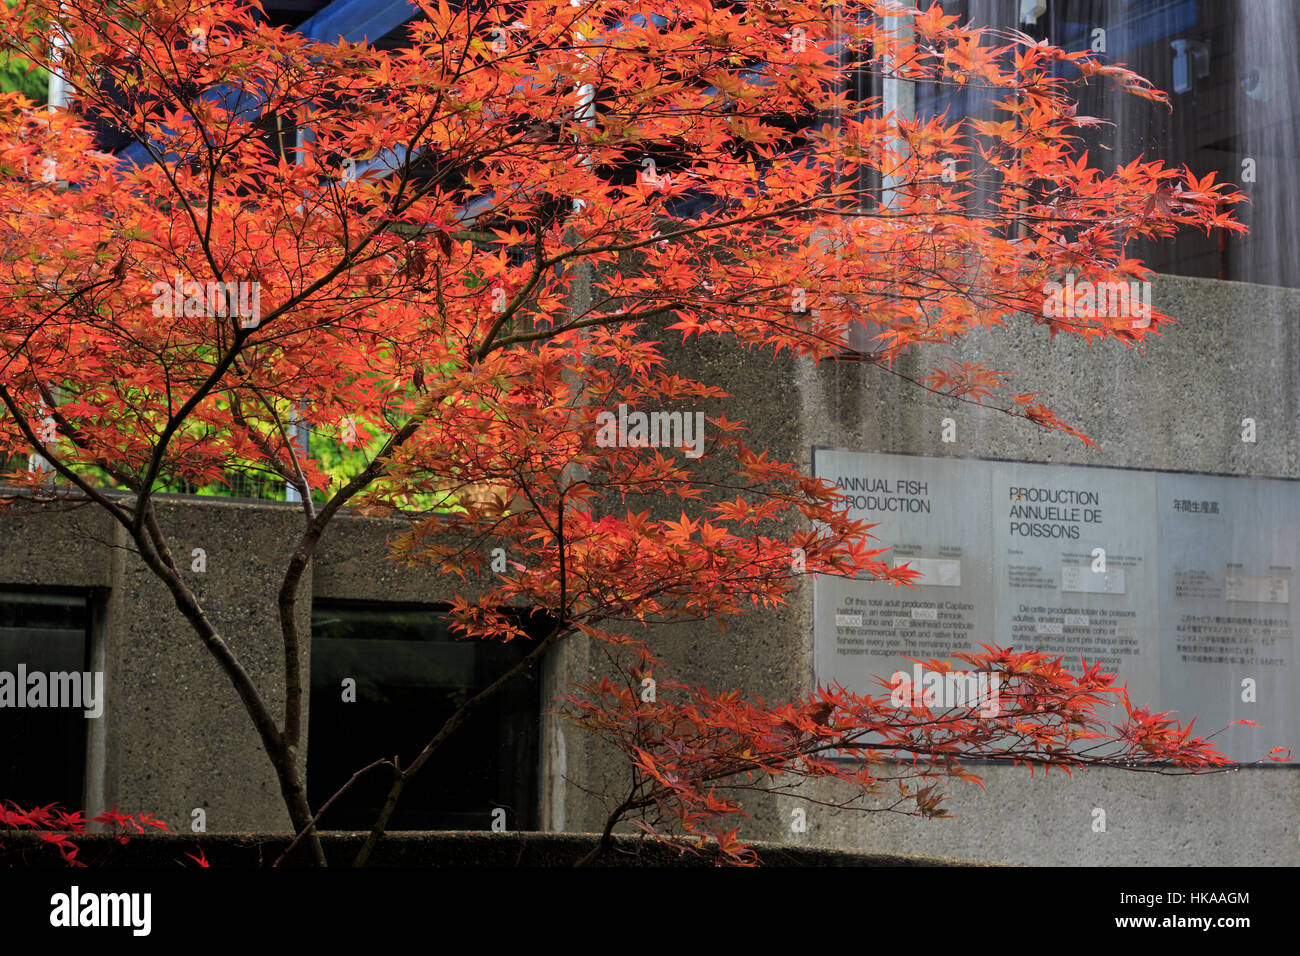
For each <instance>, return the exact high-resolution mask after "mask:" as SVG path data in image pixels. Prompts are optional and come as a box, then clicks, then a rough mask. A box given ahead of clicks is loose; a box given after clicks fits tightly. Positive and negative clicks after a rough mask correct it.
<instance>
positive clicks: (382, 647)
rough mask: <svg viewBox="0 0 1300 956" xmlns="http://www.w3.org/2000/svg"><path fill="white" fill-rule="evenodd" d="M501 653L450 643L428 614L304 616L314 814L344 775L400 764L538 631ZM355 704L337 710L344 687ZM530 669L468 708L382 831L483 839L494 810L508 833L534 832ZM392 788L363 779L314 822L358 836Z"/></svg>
mask: <svg viewBox="0 0 1300 956" xmlns="http://www.w3.org/2000/svg"><path fill="white" fill-rule="evenodd" d="M521 625H522V626H523V627H524V628H525V630H527V632H528V635H529V636H528V638H527V639H524V638H517V639H515V640H513V641H511V642H509V643H507V644H503V643H501V642H498V641H491V640H469V639H464V638H459V637H458V636H457V635H455V634H454V633H453V632H452V630H451V628H450V619H449V617H448V616H447V615H446V613H445V611H444V610H443V609H441V608H437V607H427V606H424V607H412V606H409V605H405V606H402V605H374V604H369V605H367V604H358V603H349V604H317V605H316V606H315V607H314V608H313V610H312V652H311V653H312V656H311V713H310V725H309V734H308V750H307V755H308V756H307V759H308V773H307V794H308V799H309V800H310V802H311V804H312V806H313V807H317V808H318V807H320V806H321V805H322V804H323V803H324V802H325V801H327V800H328V799H329V798H330V797H331V796H333V795H334V793H335V792H337V790H338V789H339V788H340V787H341V786H343V784H345V783H346V782H347V781H348V779H349V778H350V777H351V776H352V774H354V773H355V772H356V771H358V770H360V769H361V768H362V767H365V766H367V765H368V764H371V763H373V762H374V761H376V760H378V759H381V758H392V757H393V756H394V755H397V756H398V757H400V759H401V762H402V766H403V767H405V766H407V765H409V764H410V763H411V761H413V760H414V759H415V758H416V756H417V755H418V754H419V753H420V751H421V750H422V749H423V748H424V746H425V744H427V743H428V741H429V740H430V739H431V738H432V737H433V736H434V734H435V733H437V731H438V729H439V728H440V727H441V726H442V724H443V722H444V721H445V720H446V719H447V718H448V717H450V716H451V715H452V714H453V713H454V712H455V711H456V709H457V708H458V707H459V706H460V705H461V704H462V703H464V702H465V701H467V700H469V699H470V698H471V697H473V696H474V695H475V694H476V693H478V692H479V691H481V690H482V689H484V688H485V687H487V686H488V685H489V684H490V683H492V682H493V681H494V680H496V678H498V677H499V676H500V675H502V674H504V673H505V672H507V671H508V670H509V669H510V668H511V667H512V666H514V665H515V664H516V663H517V662H518V661H519V660H520V659H522V658H523V657H524V656H525V655H526V654H527V653H528V651H529V650H530V649H531V648H532V647H533V646H534V642H535V641H536V640H538V639H540V638H541V636H542V635H543V633H544V631H545V626H546V625H545V621H544V620H543V619H542V618H541V617H540V616H533V617H531V618H523V619H522V620H521ZM349 678H350V679H352V680H353V681H355V682H356V683H355V702H350V701H346V700H345V699H344V696H345V684H344V681H345V680H347V679H349ZM540 686H541V678H540V668H535V669H534V671H533V672H531V673H527V674H524V675H521V676H519V677H517V678H515V679H514V680H513V681H512V682H511V683H510V684H509V685H508V686H507V687H506V688H504V689H503V690H502V691H501V692H500V693H499V694H498V695H497V696H496V697H494V698H493V699H491V700H490V701H488V702H487V703H485V704H484V705H483V706H482V707H481V708H479V709H478V710H476V711H474V712H473V713H472V714H471V715H470V716H469V718H468V719H466V721H465V722H464V723H463V724H462V725H461V726H460V727H459V728H457V730H456V731H455V732H454V733H453V734H452V735H451V736H450V737H449V738H448V739H447V741H446V743H444V744H443V745H442V746H441V747H440V748H439V749H438V750H437V751H436V752H435V753H434V755H433V756H432V757H431V758H430V760H429V762H428V763H427V764H425V766H424V768H423V769H422V770H421V771H420V772H419V773H418V774H417V775H416V776H415V777H414V778H413V779H412V780H411V782H410V783H408V785H407V786H406V788H405V790H404V791H403V793H402V797H401V801H400V802H399V803H398V805H397V810H396V812H395V813H394V814H393V817H392V819H391V820H390V822H389V829H390V830H486V829H490V828H491V826H492V822H493V811H494V810H496V809H498V808H501V809H504V810H505V825H506V828H507V829H510V830H521V829H522V830H527V829H533V828H535V827H536V825H537V823H536V818H537V790H538V784H537V767H538V725H539V718H540V713H541V710H540V707H541V695H540ZM391 783H392V774H391V771H389V770H388V769H387V768H378V769H376V770H372V771H370V773H368V774H367V775H365V776H364V777H363V778H361V779H360V780H358V781H357V783H355V784H354V785H353V786H352V787H351V789H349V790H348V792H347V793H346V794H344V795H343V796H342V797H340V798H339V800H338V801H337V802H336V803H335V804H334V805H333V806H332V807H330V809H329V810H328V811H327V812H326V813H325V815H324V816H323V817H322V818H321V824H320V825H321V827H322V829H332V830H356V829H366V828H369V827H370V826H371V825H372V824H373V823H374V821H375V818H376V817H377V816H378V814H379V810H380V808H381V806H382V805H383V802H384V799H385V798H386V796H387V793H388V788H389V787H390V785H391Z"/></svg>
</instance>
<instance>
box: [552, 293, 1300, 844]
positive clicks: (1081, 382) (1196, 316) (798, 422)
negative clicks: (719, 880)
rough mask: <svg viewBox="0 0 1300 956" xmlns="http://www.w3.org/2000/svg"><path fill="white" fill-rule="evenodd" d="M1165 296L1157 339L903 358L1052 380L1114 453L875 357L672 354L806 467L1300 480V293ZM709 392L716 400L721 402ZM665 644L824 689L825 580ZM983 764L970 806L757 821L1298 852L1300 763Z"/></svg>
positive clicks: (923, 834)
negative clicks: (933, 815)
mask: <svg viewBox="0 0 1300 956" xmlns="http://www.w3.org/2000/svg"><path fill="white" fill-rule="evenodd" d="M1153 305H1154V307H1155V308H1156V309H1157V310H1159V311H1162V312H1164V313H1166V314H1170V315H1172V316H1174V317H1175V318H1176V319H1178V320H1179V324H1178V325H1175V326H1170V327H1169V331H1168V332H1166V333H1165V334H1164V335H1163V336H1161V337H1159V338H1154V339H1152V340H1151V341H1149V343H1148V344H1147V345H1146V346H1145V347H1144V348H1145V353H1146V354H1145V355H1142V354H1140V353H1139V352H1138V351H1137V350H1135V349H1126V348H1124V347H1123V346H1122V345H1120V344H1119V343H1112V344H1097V345H1093V346H1092V347H1091V348H1089V347H1088V346H1086V345H1084V344H1083V343H1082V342H1079V341H1078V340H1074V339H1067V338H1066V337H1065V336H1063V335H1062V336H1058V337H1057V338H1056V339H1055V340H1052V339H1050V338H1049V337H1048V335H1047V333H1046V330H1045V329H1042V328H1038V327H1032V326H1030V325H1029V324H1028V323H1023V324H1021V325H1018V326H1016V327H1013V328H1008V329H994V330H989V331H985V330H981V331H980V332H979V333H977V334H974V335H972V336H970V338H969V339H968V340H967V341H966V342H964V343H962V344H961V345H960V346H959V347H957V348H944V349H930V350H927V351H925V352H923V353H921V354H919V355H916V354H914V355H909V356H907V357H905V358H904V359H902V360H901V361H900V362H899V363H898V364H897V366H896V370H897V371H898V372H900V373H902V374H905V375H909V376H912V377H919V376H923V375H925V374H928V372H927V369H928V367H929V366H931V365H934V364H935V363H936V362H937V361H938V360H939V359H940V358H941V357H942V356H945V355H947V356H951V357H952V358H954V359H955V360H958V361H983V362H985V363H987V364H988V365H989V366H991V367H992V368H995V369H1000V370H1006V371H1009V372H1013V373H1015V374H1014V379H1013V382H1014V388H1015V389H1016V390H1017V391H1034V392H1039V393H1041V394H1042V396H1043V400H1044V402H1045V404H1047V405H1048V407H1050V408H1052V409H1054V410H1055V411H1056V412H1057V413H1058V414H1059V415H1060V417H1061V418H1063V419H1064V420H1066V421H1068V422H1070V423H1071V424H1074V425H1075V426H1077V427H1079V428H1081V429H1082V430H1083V431H1084V432H1085V433H1086V434H1088V435H1089V437H1091V438H1092V439H1093V440H1094V441H1095V442H1097V444H1098V445H1100V450H1097V449H1092V448H1089V447H1088V446H1086V445H1085V444H1083V443H1082V442H1080V441H1078V440H1077V439H1075V438H1072V437H1070V436H1068V435H1065V434H1063V433H1059V432H1056V433H1049V432H1046V431H1043V430H1041V429H1038V428H1035V427H1034V426H1032V425H1030V424H1029V423H1027V422H1025V421H1024V420H1022V419H1013V418H1011V417H1009V416H1007V415H1004V414H1000V413H997V412H994V411H989V410H985V409H981V408H976V407H973V406H971V405H969V404H965V403H962V402H959V401H956V400H952V399H943V398H939V397H937V396H934V395H930V394H928V393H925V392H923V391H921V390H920V389H918V388H917V387H916V386H914V385H911V384H909V383H907V382H906V381H904V380H902V379H901V378H899V377H897V376H894V375H891V374H890V373H889V372H887V371H885V370H882V369H880V368H878V367H874V366H872V365H868V364H862V363H834V362H827V363H823V364H822V365H821V366H820V367H815V366H814V365H813V363H811V362H809V361H804V360H791V359H788V358H782V359H780V360H776V361H772V360H771V359H770V358H767V357H759V356H756V355H753V354H752V353H746V352H744V351H741V350H739V349H736V348H734V347H731V346H729V345H725V344H720V343H718V342H717V341H716V340H714V341H710V340H708V339H705V340H704V341H702V342H699V341H698V340H692V343H691V345H690V347H689V348H681V347H675V348H672V349H670V350H668V352H669V354H670V355H671V356H672V359H671V361H670V363H669V369H668V370H669V371H671V372H675V373H677V374H682V375H686V376H693V377H698V378H701V379H703V380H705V381H708V382H710V383H711V384H717V385H721V386H722V387H724V388H725V389H727V390H728V391H729V392H730V393H731V394H732V396H734V397H733V398H732V399H731V400H729V401H727V402H726V403H725V404H720V405H719V407H720V408H725V409H726V413H727V416H728V417H729V418H731V419H733V420H734V419H741V420H744V421H745V422H746V423H747V424H748V426H749V427H750V429H751V436H750V439H751V442H752V444H754V445H756V446H758V447H763V446H768V447H769V448H770V450H771V453H772V455H773V456H774V457H776V458H778V459H782V460H786V461H793V462H796V463H798V464H800V465H801V466H802V467H804V468H811V449H812V447H813V446H814V445H821V446H829V447H840V448H848V449H852V450H858V451H874V452H890V453H896V454H919V455H951V456H954V457H963V458H966V457H987V458H1007V459H1013V460H1025V461H1041V462H1056V463H1076V464H1096V465H1105V466H1110V467H1116V466H1127V467H1138V468H1159V469H1185V470H1189V471H1199V472H1210V473H1223V474H1236V475H1263V476H1275V477H1297V476H1300V428H1298V425H1300V419H1298V412H1300V409H1298V407H1297V406H1298V404H1300V331H1298V330H1297V323H1296V318H1297V316H1300V292H1297V291H1296V290H1290V289H1273V288H1265V287H1259V286H1249V285H1243V284H1241V283H1228V282H1216V281H1212V280H1201V279H1181V278H1163V279H1161V280H1160V281H1159V282H1157V283H1156V285H1155V289H1154V296H1153ZM665 341H671V340H670V339H668V338H667V336H665ZM703 407H705V410H706V412H708V413H709V414H714V413H715V411H716V410H718V409H715V408H713V407H709V406H703ZM1246 417H1250V418H1253V419H1255V422H1256V429H1257V441H1256V442H1255V443H1254V444H1246V443H1243V442H1242V440H1241V430H1242V419H1243V418H1246ZM944 418H952V419H954V421H955V423H956V426H957V435H956V438H957V440H956V442H954V443H951V444H948V443H944V442H942V441H941V439H940V432H941V428H942V421H943V419H944ZM702 461H704V462H707V461H708V454H707V451H706V454H705V458H704V459H703V460H702ZM1297 534H1300V529H1297ZM653 640H654V641H655V643H656V646H657V647H658V648H660V649H661V650H662V651H663V657H664V659H665V662H666V663H667V664H668V666H669V670H670V671H671V672H672V673H673V674H674V676H676V677H679V678H683V679H688V680H692V681H696V682H700V683H703V684H706V685H709V686H712V687H715V688H721V687H734V686H740V687H743V688H744V689H745V690H746V691H748V692H752V693H755V694H759V695H762V696H763V697H764V698H766V699H769V700H772V699H781V698H788V697H790V696H792V695H794V694H797V693H803V692H807V691H808V690H809V689H811V687H812V683H813V669H812V668H813V664H812V589H811V587H810V586H808V585H807V584H805V585H804V586H803V587H801V588H800V590H799V592H798V594H797V596H796V597H795V599H794V600H792V601H791V603H790V605H789V607H787V608H785V609H782V610H780V611H778V612H764V613H756V614H752V615H747V616H746V618H745V619H742V620H738V621H734V622H731V623H729V624H728V626H727V629H726V632H725V634H724V633H721V632H720V631H719V630H718V629H717V628H716V627H712V626H709V625H705V624H694V625H684V626H677V627H674V628H659V629H657V630H656V631H655V633H654V635H653ZM1289 743H1290V744H1291V745H1293V746H1294V745H1296V744H1300V741H1291V742H1289ZM571 749H572V748H571ZM569 765H570V768H572V766H573V757H572V755H570V757H569ZM591 769H592V771H593V775H597V776H598V773H595V768H591ZM974 769H975V771H976V772H977V773H978V774H980V775H981V776H982V777H983V778H984V780H985V785H986V787H987V791H981V790H980V789H979V788H977V787H973V786H962V785H960V784H958V785H955V786H953V787H950V788H949V792H950V794H951V796H950V799H949V802H948V804H946V807H947V809H948V810H949V811H950V812H951V813H953V814H955V815H956V817H955V819H945V820H920V819H916V818H911V817H905V816H900V815H898V814H893V813H869V814H863V813H855V812H852V811H843V810H842V811H835V810H831V809H828V808H824V807H819V806H816V805H809V804H805V803H802V802H795V801H794V800H793V799H791V798H788V797H779V798H778V797H772V796H766V797H763V798H760V799H751V798H747V801H746V806H747V809H748V810H749V811H750V813H751V815H752V817H753V820H752V823H751V824H749V825H746V827H745V828H744V832H745V833H747V834H748V835H749V836H750V837H753V838H762V839H768V840H782V841H786V842H792V843H818V844H823V845H834V846H839V847H843V848H846V849H854V850H870V851H873V852H905V853H922V854H939V855H952V856H960V857H967V858H971V859H980V860H1004V861H1011V862H1021V863H1042V864H1065V865H1069V864H1111V865H1125V864H1132V865H1146V864H1165V865H1187V864H1236V865H1295V864H1296V863H1300V830H1298V829H1297V822H1298V821H1300V769H1293V768H1280V767H1276V766H1273V767H1264V768H1246V769H1240V770H1236V771H1233V772H1231V773H1227V774H1221V775H1213V776H1202V777H1181V778H1174V777H1164V776H1155V775H1148V774H1137V773H1133V772H1129V771H1123V770H1101V771H1088V772H1077V771H1076V772H1075V774H1074V776H1073V777H1072V778H1070V777H1066V776H1064V775H1059V776H1058V775H1057V774H1052V775H1051V777H1050V778H1047V779H1044V778H1043V776H1042V774H1041V772H1039V773H1038V774H1037V775H1036V776H1035V777H1034V778H1032V779H1031V778H1030V776H1029V773H1028V771H1027V770H1025V769H1023V768H1020V769H1016V768H1011V767H1007V766H1001V765H980V766H976V767H975V768H974ZM608 772H609V774H610V775H611V776H616V775H615V774H614V772H613V771H608ZM803 792H804V793H806V794H807V795H808V796H809V797H812V798H814V799H816V800H827V799H833V798H835V797H837V796H838V797H841V798H842V797H843V796H845V795H846V794H845V793H844V792H843V791H836V790H835V789H834V788H833V787H831V786H828V785H825V784H821V785H809V786H808V787H806V788H805V790H804V791H803ZM570 799H571V801H572V803H571V810H570V814H569V825H570V827H575V826H585V827H595V826H597V825H598V822H599V819H598V818H599V811H598V809H597V808H595V807H593V806H592V805H591V802H590V800H588V799H586V798H585V797H580V796H576V795H571V797H570ZM796 806H803V807H805V808H806V811H807V824H808V830H807V832H806V833H803V834H794V833H791V828H790V823H791V819H792V817H791V810H792V809H794V808H795V807H796ZM1097 809H1101V810H1104V811H1105V814H1106V830H1105V832H1094V830H1093V822H1094V820H1096V819H1098V817H1097V816H1096V815H1095V814H1094V811H1095V810H1097Z"/></svg>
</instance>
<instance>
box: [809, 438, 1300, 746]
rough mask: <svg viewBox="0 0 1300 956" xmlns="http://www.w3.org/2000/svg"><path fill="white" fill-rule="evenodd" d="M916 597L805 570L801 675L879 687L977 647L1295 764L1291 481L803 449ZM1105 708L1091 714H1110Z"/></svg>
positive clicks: (1295, 502)
mask: <svg viewBox="0 0 1300 956" xmlns="http://www.w3.org/2000/svg"><path fill="white" fill-rule="evenodd" d="M813 473H814V474H815V475H816V476H817V477H819V478H823V479H826V480H828V481H830V482H831V483H832V484H834V485H835V486H836V487H837V488H839V489H840V490H841V491H842V492H843V493H844V494H845V495H848V496H849V499H850V516H851V517H853V518H858V519H862V520H864V521H868V522H873V523H876V524H877V527H876V528H874V529H872V533H873V534H874V535H875V537H876V538H877V539H878V541H879V546H881V547H889V548H891V550H890V552H889V553H888V554H887V555H885V556H884V559H885V560H889V561H890V562H891V563H893V564H904V563H906V564H910V565H911V567H913V568H914V569H916V570H918V571H921V572H922V577H921V578H920V579H918V581H917V582H916V586H915V589H914V590H909V589H907V588H897V587H895V586H894V585H892V584H887V583H883V582H880V581H875V580H856V581H850V580H846V579H844V578H837V577H833V576H827V575H817V576H815V578H814V582H813V605H814V620H815V624H814V648H815V654H814V659H815V669H816V677H817V681H818V683H819V684H830V683H835V682H838V683H840V684H842V685H843V686H844V687H846V688H847V689H849V690H850V691H853V692H855V693H859V694H880V693H882V692H883V691H884V685H883V684H882V682H881V681H882V679H883V680H885V681H887V680H888V679H889V677H890V675H891V674H893V673H894V672H895V671H899V670H901V671H905V672H911V670H912V663H911V662H910V661H908V660H907V658H919V659H926V658H946V657H949V656H950V655H952V654H956V653H963V652H965V653H977V652H978V651H979V650H980V648H979V645H980V644H998V645H1000V646H1002V647H1012V648H1016V649H1020V650H1038V651H1042V652H1045V653H1050V654H1053V655H1056V654H1060V655H1062V656H1063V657H1064V658H1065V664H1066V665H1067V666H1068V667H1070V668H1072V669H1074V670H1076V671H1077V669H1078V665H1079V660H1080V658H1083V659H1085V660H1087V662H1088V663H1089V664H1093V663H1097V662H1100V663H1101V664H1102V666H1103V667H1104V668H1105V669H1106V670H1109V671H1111V672H1113V673H1116V674H1118V675H1119V676H1118V681H1117V684H1127V687H1128V692H1129V697H1130V699H1131V700H1132V702H1133V703H1134V704H1135V705H1137V706H1146V707H1148V708H1150V709H1151V710H1152V711H1153V712H1163V711H1177V717H1178V719H1179V720H1180V721H1182V722H1183V723H1186V722H1187V721H1189V720H1191V718H1192V717H1196V718H1197V721H1196V732H1197V734H1198V735H1204V734H1208V733H1211V732H1213V731H1216V730H1219V729H1220V728H1222V727H1224V726H1226V725H1227V724H1229V723H1230V722H1231V721H1233V720H1238V719H1245V720H1250V721H1253V722H1255V723H1257V724H1261V725H1263V726H1262V727H1260V728H1253V727H1236V728H1233V729H1232V730H1231V731H1228V732H1226V733H1224V734H1220V735H1219V736H1217V737H1215V738H1214V742H1215V744H1216V745H1217V746H1218V747H1219V749H1220V750H1222V751H1223V752H1224V753H1226V754H1227V755H1228V756H1229V757H1231V758H1232V759H1234V760H1239V761H1242V762H1252V761H1255V760H1259V759H1261V758H1263V757H1264V756H1265V755H1266V754H1267V752H1268V751H1269V750H1270V749H1271V748H1272V747H1274V746H1290V747H1292V748H1293V750H1295V751H1296V754H1295V756H1296V758H1298V759H1300V687H1298V686H1297V682H1296V679H1295V660H1296V655H1295V644H1296V636H1297V634H1300V616H1298V615H1297V607H1296V606H1295V605H1293V604H1292V602H1291V597H1292V594H1293V593H1294V592H1295V588H1296V583H1297V582H1296V569H1297V567H1298V566H1300V553H1298V549H1300V543H1298V542H1300V483H1297V482H1290V481H1281V480H1275V479H1250V478H1222V477H1215V476H1205V475H1180V474H1168V473H1160V472H1154V471H1138V470H1123V469H1113V468H1091V467H1083V466H1070V465H1042V464H1026V463H1018V462H993V461H982V460H969V459H956V458H922V457H914V456H907V455H879V454H866V453H860V452H850V451H841V450H827V449H821V448H818V449H814V452H813ZM1121 714H1122V712H1119V713H1117V712H1116V711H1115V710H1112V711H1111V713H1110V714H1102V715H1101V716H1102V717H1103V718H1107V719H1113V720H1119V719H1120V718H1121Z"/></svg>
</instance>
